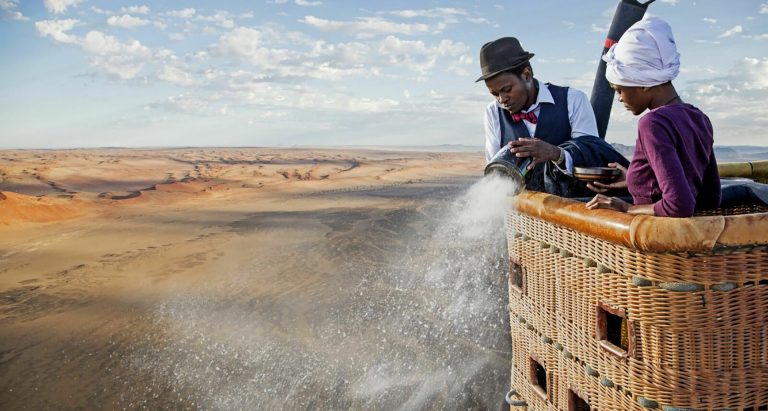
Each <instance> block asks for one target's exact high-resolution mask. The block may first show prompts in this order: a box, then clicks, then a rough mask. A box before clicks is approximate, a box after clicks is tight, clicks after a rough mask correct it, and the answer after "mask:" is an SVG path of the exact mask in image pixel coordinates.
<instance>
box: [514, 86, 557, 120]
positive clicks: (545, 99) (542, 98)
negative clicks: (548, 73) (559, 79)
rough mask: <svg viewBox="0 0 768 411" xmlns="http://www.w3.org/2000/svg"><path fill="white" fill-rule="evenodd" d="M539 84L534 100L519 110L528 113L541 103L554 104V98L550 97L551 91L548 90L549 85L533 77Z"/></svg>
mask: <svg viewBox="0 0 768 411" xmlns="http://www.w3.org/2000/svg"><path fill="white" fill-rule="evenodd" d="M534 81H536V83H537V84H538V85H539V93H538V94H537V95H536V102H535V103H533V104H532V105H531V106H530V107H528V108H527V109H525V110H521V111H522V112H523V113H529V112H531V111H535V110H536V109H537V108H539V105H540V104H541V103H548V104H555V99H554V98H553V97H552V93H550V92H549V87H547V85H546V84H545V83H542V82H540V81H539V80H536V79H534Z"/></svg>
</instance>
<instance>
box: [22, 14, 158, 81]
mask: <svg viewBox="0 0 768 411" xmlns="http://www.w3.org/2000/svg"><path fill="white" fill-rule="evenodd" d="M78 24H79V21H78V20H74V19H66V20H43V21H38V22H36V23H35V28H37V31H38V33H39V34H40V35H41V36H44V37H46V36H47V37H51V38H52V39H53V40H55V41H57V42H59V43H64V44H73V45H77V46H79V47H80V48H81V49H82V50H83V51H85V52H86V53H87V54H89V55H90V57H91V65H92V66H93V67H95V68H97V69H98V70H101V71H103V72H106V73H108V74H110V75H114V76H117V77H119V78H120V79H123V80H130V79H132V78H134V77H136V75H137V74H138V73H139V72H140V71H141V69H142V68H143V67H144V65H145V64H146V63H147V62H149V61H152V60H153V59H155V58H165V57H168V56H169V55H170V54H171V53H170V51H168V50H157V51H154V52H153V51H152V50H151V49H149V48H148V47H146V46H144V45H142V44H141V43H140V42H138V41H136V40H132V41H128V42H125V43H122V42H120V41H119V40H117V39H116V38H115V37H113V36H109V35H106V34H104V33H102V32H99V31H90V32H88V34H86V35H85V36H84V37H77V36H75V35H72V34H69V31H70V30H72V28H74V27H75V26H76V25H78Z"/></svg>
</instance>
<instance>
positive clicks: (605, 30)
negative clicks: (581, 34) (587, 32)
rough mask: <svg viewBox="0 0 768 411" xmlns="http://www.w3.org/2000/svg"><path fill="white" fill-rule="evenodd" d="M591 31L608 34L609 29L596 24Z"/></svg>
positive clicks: (593, 24)
mask: <svg viewBox="0 0 768 411" xmlns="http://www.w3.org/2000/svg"><path fill="white" fill-rule="evenodd" d="M591 31H592V32H593V33H608V27H600V26H598V25H597V24H595V23H592V26H591Z"/></svg>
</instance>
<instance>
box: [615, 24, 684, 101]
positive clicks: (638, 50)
mask: <svg viewBox="0 0 768 411" xmlns="http://www.w3.org/2000/svg"><path fill="white" fill-rule="evenodd" d="M603 60H605V62H606V63H608V64H607V67H606V70H605V78H606V79H608V81H609V82H611V83H613V84H616V85H619V86H625V87H652V86H656V85H659V84H664V83H666V82H668V81H671V80H673V79H674V78H675V77H677V74H678V73H679V72H680V53H678V52H677V46H676V45H675V38H674V37H673V36H672V28H671V27H669V24H667V22H666V21H664V20H661V19H659V18H657V17H648V18H644V19H642V20H640V21H638V22H637V23H635V24H633V25H632V26H631V27H630V28H629V29H627V31H626V32H625V33H624V35H623V36H621V39H619V41H618V43H616V44H614V45H613V46H611V48H610V49H609V50H608V52H606V53H605V55H604V56H603Z"/></svg>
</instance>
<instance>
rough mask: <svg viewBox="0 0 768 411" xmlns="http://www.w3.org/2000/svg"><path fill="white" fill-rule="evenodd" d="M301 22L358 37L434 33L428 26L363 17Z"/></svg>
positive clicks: (304, 20)
mask: <svg viewBox="0 0 768 411" xmlns="http://www.w3.org/2000/svg"><path fill="white" fill-rule="evenodd" d="M299 22H301V23H304V24H308V25H310V26H312V27H314V28H316V29H319V30H323V31H334V32H342V33H346V34H351V35H355V36H357V37H361V38H364V37H371V36H374V35H377V34H406V35H413V34H418V33H429V32H432V31H433V28H431V27H430V26H429V25H427V24H421V23H414V24H406V23H395V22H392V21H388V20H385V19H382V18H379V17H361V18H358V19H357V20H355V21H339V20H327V19H322V18H318V17H315V16H306V17H304V18H303V19H301V20H299Z"/></svg>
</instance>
